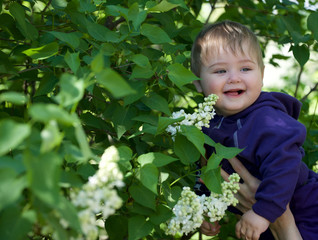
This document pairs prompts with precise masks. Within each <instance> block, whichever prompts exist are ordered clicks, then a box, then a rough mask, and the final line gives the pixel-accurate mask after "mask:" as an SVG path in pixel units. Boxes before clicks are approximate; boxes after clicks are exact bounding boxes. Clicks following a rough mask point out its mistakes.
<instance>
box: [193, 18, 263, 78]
mask: <svg viewBox="0 0 318 240" xmlns="http://www.w3.org/2000/svg"><path fill="white" fill-rule="evenodd" d="M243 44H247V46H248V47H249V49H250V51H249V53H248V54H252V55H254V56H255V57H256V60H257V63H258V65H259V67H260V69H261V70H263V69H264V62H263V55H262V50H261V48H260V44H259V41H258V39H257V37H256V35H255V34H254V33H253V32H252V31H251V30H250V29H248V28H247V27H246V26H244V25H242V24H240V23H237V22H232V21H228V20H227V21H223V22H219V23H216V24H211V25H208V26H206V27H205V28H204V29H202V31H201V32H200V33H199V34H198V36H197V38H196V39H195V41H194V43H193V46H192V52H191V69H192V71H193V73H194V74H195V75H196V76H198V77H200V71H201V65H202V64H207V62H208V59H209V57H211V56H213V54H216V53H217V51H219V49H220V47H223V49H226V50H227V49H230V51H231V52H232V53H233V54H234V55H236V54H237V53H238V51H240V53H242V54H246V53H244V50H243Z"/></svg>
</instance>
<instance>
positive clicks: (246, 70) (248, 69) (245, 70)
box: [241, 68, 251, 72]
mask: <svg viewBox="0 0 318 240" xmlns="http://www.w3.org/2000/svg"><path fill="white" fill-rule="evenodd" d="M250 70H251V69H250V68H242V70H241V71H242V72H248V71H250Z"/></svg>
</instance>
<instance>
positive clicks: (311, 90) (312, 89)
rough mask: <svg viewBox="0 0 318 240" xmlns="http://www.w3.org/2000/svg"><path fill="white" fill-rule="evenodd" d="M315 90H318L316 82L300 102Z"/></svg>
mask: <svg viewBox="0 0 318 240" xmlns="http://www.w3.org/2000/svg"><path fill="white" fill-rule="evenodd" d="M317 88H318V82H317V83H316V84H315V86H314V87H313V88H311V89H310V91H309V92H308V93H307V94H306V95H305V96H303V97H302V99H301V101H304V100H306V99H307V98H308V96H309V95H310V94H311V93H312V92H314V91H317Z"/></svg>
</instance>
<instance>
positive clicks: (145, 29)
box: [141, 23, 172, 44]
mask: <svg viewBox="0 0 318 240" xmlns="http://www.w3.org/2000/svg"><path fill="white" fill-rule="evenodd" d="M141 34H142V35H144V36H146V37H147V38H148V39H149V40H150V42H152V43H156V44H160V43H168V42H171V41H172V40H171V39H170V37H169V36H168V34H167V33H166V32H165V31H163V30H162V29H161V28H160V27H158V26H156V25H153V24H148V23H144V24H143V25H142V26H141Z"/></svg>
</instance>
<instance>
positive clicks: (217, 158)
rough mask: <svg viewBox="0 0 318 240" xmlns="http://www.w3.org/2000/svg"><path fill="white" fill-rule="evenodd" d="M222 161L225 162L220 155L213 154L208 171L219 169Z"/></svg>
mask: <svg viewBox="0 0 318 240" xmlns="http://www.w3.org/2000/svg"><path fill="white" fill-rule="evenodd" d="M222 160H223V157H222V156H220V155H219V154H215V153H212V155H211V156H210V158H209V160H208V164H207V168H206V169H207V170H212V169H215V168H218V167H219V166H220V163H221V161H222Z"/></svg>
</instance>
